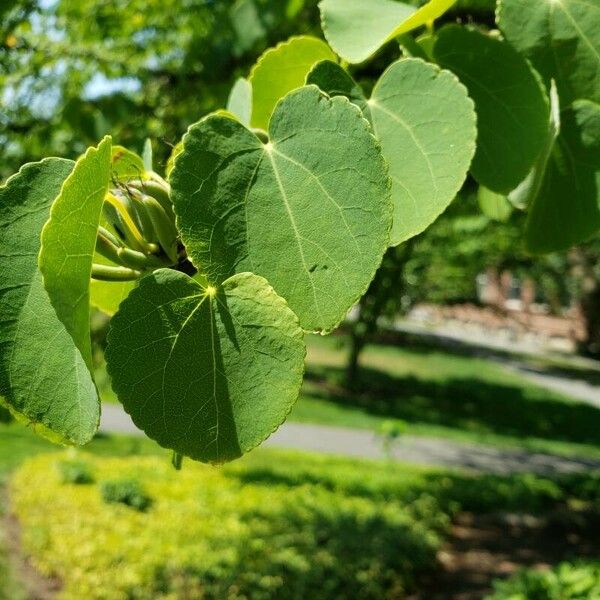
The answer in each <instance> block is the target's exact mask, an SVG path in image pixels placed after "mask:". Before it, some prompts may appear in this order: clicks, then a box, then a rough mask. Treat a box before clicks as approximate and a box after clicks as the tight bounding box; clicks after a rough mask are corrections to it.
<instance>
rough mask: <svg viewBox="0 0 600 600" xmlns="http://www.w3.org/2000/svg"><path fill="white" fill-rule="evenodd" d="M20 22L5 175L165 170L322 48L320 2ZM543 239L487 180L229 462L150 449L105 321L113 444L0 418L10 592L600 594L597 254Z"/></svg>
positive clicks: (401, 263)
mask: <svg viewBox="0 0 600 600" xmlns="http://www.w3.org/2000/svg"><path fill="white" fill-rule="evenodd" d="M413 3H414V4H419V2H418V1H415V2H413ZM494 7H495V2H494V1H490V0H459V2H457V4H456V5H455V6H454V7H453V9H452V10H451V11H450V12H449V13H447V14H446V15H445V16H444V18H443V20H445V21H456V20H459V21H461V22H470V21H473V20H475V21H477V22H478V23H483V24H486V23H487V24H489V26H490V27H491V26H493V23H494V16H493V11H494ZM0 23H1V25H0V156H1V158H2V160H1V161H0V179H2V180H4V179H5V178H6V177H8V176H10V175H11V174H13V173H14V172H16V171H17V170H18V169H19V167H20V165H22V164H23V163H25V162H28V161H34V160H39V159H41V158H42V157H45V156H53V155H56V156H64V157H68V158H75V157H77V156H78V155H79V154H81V153H82V152H83V151H84V150H85V148H86V147H87V146H89V145H92V144H96V143H97V142H98V140H99V139H101V137H102V136H103V135H105V134H107V133H110V134H111V135H112V136H113V139H114V140H115V142H116V143H119V144H122V145H124V146H126V147H128V148H130V149H132V150H135V151H137V152H141V150H142V146H143V144H144V140H145V139H146V138H149V139H151V140H152V143H153V149H154V155H155V159H156V161H157V164H158V165H159V170H160V171H162V168H164V165H165V163H166V160H167V157H168V156H169V154H170V152H171V149H172V148H173V146H174V145H175V144H176V143H177V142H178V141H179V140H180V138H181V136H182V135H183V133H184V132H185V130H186V128H187V127H188V126H189V125H190V124H192V123H194V122H195V121H197V120H198V119H199V118H201V117H202V116H203V115H205V114H207V113H208V112H211V111H213V110H216V109H218V108H221V107H223V106H224V105H225V104H226V101H227V97H228V94H229V90H230V89H231V86H232V83H233V82H234V81H235V79H236V78H237V77H239V76H246V75H247V73H248V71H249V69H250V68H251V66H252V65H253V64H254V62H255V61H256V59H257V58H258V56H259V55H260V54H261V53H262V52H263V51H264V50H265V49H266V48H268V47H270V46H273V45H275V44H276V43H278V42H280V41H283V40H285V39H287V38H288V37H290V36H291V35H298V34H312V35H316V36H318V37H322V34H321V29H320V23H319V14H318V8H317V2H316V0H236V1H233V0H204V1H201V0H160V1H158V0H143V1H142V0H31V1H17V0H2V2H0ZM396 55H399V51H398V49H397V47H387V48H385V49H384V50H383V52H382V53H381V54H380V55H379V57H377V58H376V59H375V60H373V61H371V62H369V63H368V64H367V65H366V66H362V67H360V68H355V69H354V70H353V74H354V75H355V76H356V77H357V79H358V80H359V81H360V82H361V83H362V84H363V85H364V86H365V88H367V90H368V89H370V87H371V86H372V85H373V82H374V81H375V80H376V78H377V77H378V76H379V75H380V74H381V72H382V70H383V69H384V67H385V66H386V65H387V64H388V63H389V60H390V59H393V58H394V56H396ZM523 228H524V215H523V214H522V213H520V212H519V211H513V210H512V209H511V208H510V207H509V206H508V205H507V204H505V203H501V202H490V201H486V200H485V199H482V198H478V197H477V193H476V186H475V185H473V184H472V183H471V182H469V181H468V182H467V183H466V184H465V187H464V189H463V190H462V191H461V193H460V194H459V196H458V197H457V198H456V199H455V201H454V202H453V203H452V205H451V206H450V208H449V209H448V210H447V211H446V212H445V213H444V214H443V215H442V216H441V217H440V218H439V219H438V220H437V221H436V222H435V223H434V225H433V226H431V227H430V228H429V229H428V230H427V231H425V232H424V233H423V234H421V235H419V236H417V237H416V238H414V239H413V240H411V241H409V242H407V243H405V244H403V245H402V246H400V247H398V248H394V249H390V250H389V251H388V253H387V254H386V256H385V258H384V261H383V264H382V266H381V268H380V270H379V272H378V274H377V276H376V278H375V280H374V281H373V283H372V285H371V287H370V289H369V290H368V292H367V294H366V295H365V297H364V298H363V299H362V300H361V301H360V303H359V304H358V305H357V306H356V307H355V308H354V309H353V310H352V311H351V313H350V314H349V315H348V319H347V322H346V323H345V324H344V326H343V327H342V328H341V330H340V332H338V333H337V334H335V335H333V336H329V337H327V338H322V337H317V336H309V339H308V347H309V353H308V360H307V376H306V382H305V385H304V388H303V392H302V396H301V398H300V400H299V401H298V404H297V406H296V408H295V409H294V411H293V412H292V414H291V416H290V419H289V421H290V423H289V424H288V425H286V426H284V427H283V428H282V430H281V431H280V432H279V433H278V434H277V435H276V436H275V437H274V438H272V440H271V441H270V442H269V443H268V444H267V448H264V449H259V450H257V451H254V452H252V453H251V454H250V455H249V456H247V457H245V458H244V459H241V460H240V461H237V462H236V463H234V464H233V465H230V466H228V467H226V468H223V469H215V468H209V467H203V466H200V465H194V464H192V463H191V462H186V463H184V468H183V471H181V472H177V471H175V470H174V469H173V468H172V467H171V466H170V463H169V457H168V456H167V455H166V454H165V452H164V451H163V450H162V449H160V448H158V447H156V446H155V445H154V444H153V443H151V442H149V441H147V440H145V438H142V437H138V436H137V435H136V432H135V431H134V429H133V428H132V425H131V424H130V423H129V422H128V421H127V420H126V419H125V418H124V415H123V413H122V411H120V409H119V407H118V404H117V401H116V398H115V397H114V395H113V394H112V392H111V390H110V386H109V383H108V381H107V377H106V374H105V373H104V371H103V356H102V351H103V347H104V342H105V335H106V329H107V319H106V318H105V317H104V316H103V315H101V314H100V313H95V314H94V315H93V323H94V342H95V348H96V361H97V365H98V383H99V386H100V388H101V391H102V392H103V398H104V400H105V402H106V404H105V408H104V415H105V421H104V422H103V433H102V434H101V435H99V436H98V439H97V440H95V441H94V442H93V443H92V444H91V445H90V447H89V448H86V449H85V451H84V452H74V451H67V452H62V451H60V449H56V448H54V447H52V446H51V445H50V444H46V443H45V442H43V441H41V440H40V439H38V438H36V437H34V436H33V434H32V433H31V432H30V431H29V430H27V429H26V428H24V427H23V426H21V425H18V424H15V423H9V422H8V421H9V417H8V415H7V414H5V413H0V421H5V422H6V423H5V424H0V599H2V600H14V599H17V600H18V599H27V598H55V597H60V598H103V599H104V598H108V599H112V598H115V599H122V598H132V599H143V600H145V599H151V598H165V599H167V598H169V599H180V598H181V599H196V598H198V599H199V598H260V599H262V598H405V597H406V598H422V599H430V598H434V599H435V598H457V599H459V598H461V599H470V598H473V599H475V598H486V597H487V598H495V599H501V598H507V599H508V598H535V599H537V598H540V599H544V598H549V599H550V598H552V599H553V598H561V599H562V598H565V599H568V598H600V563H599V560H600V362H599V359H600V240H595V241H591V242H589V243H587V244H585V245H582V246H579V247H576V248H573V249H571V250H570V251H568V252H565V253H562V254H553V255H547V256H543V257H531V256H529V255H527V254H526V253H525V251H524V249H523V243H522V236H523ZM0 410H2V409H0ZM55 450H57V451H58V452H57V453H51V454H47V453H48V452H51V451H55ZM38 454H39V455H40V456H38V457H36V456H37V455H38ZM32 457H33V458H32ZM519 594H520V595H519Z"/></svg>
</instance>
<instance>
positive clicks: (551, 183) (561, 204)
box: [525, 100, 600, 253]
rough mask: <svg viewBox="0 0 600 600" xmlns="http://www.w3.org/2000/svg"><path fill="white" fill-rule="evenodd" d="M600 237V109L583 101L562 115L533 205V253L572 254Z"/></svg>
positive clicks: (528, 237) (530, 231) (530, 245)
mask: <svg viewBox="0 0 600 600" xmlns="http://www.w3.org/2000/svg"><path fill="white" fill-rule="evenodd" d="M598 232H600V105H598V104H595V103H594V102H589V101H588V100H578V101H576V102H575V103H573V105H572V106H571V107H569V108H568V109H567V110H565V111H563V112H562V113H561V132H560V135H559V136H558V138H557V140H556V143H555V144H554V148H553V150H552V154H551V156H550V159H549V161H548V164H547V166H546V171H545V176H544V179H543V182H542V184H541V187H540V191H539V193H538V195H537V197H536V198H535V200H534V201H533V205H532V206H531V209H530V212H529V216H528V220H527V229H526V233H525V237H526V245H527V247H528V249H529V250H530V251H531V252H535V253H541V252H552V251H558V250H566V249H568V248H569V247H571V246H572V245H574V244H577V243H580V242H584V241H586V240H587V239H589V238H590V237H592V236H593V235H595V234H598Z"/></svg>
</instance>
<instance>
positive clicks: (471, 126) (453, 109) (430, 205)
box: [307, 59, 477, 245]
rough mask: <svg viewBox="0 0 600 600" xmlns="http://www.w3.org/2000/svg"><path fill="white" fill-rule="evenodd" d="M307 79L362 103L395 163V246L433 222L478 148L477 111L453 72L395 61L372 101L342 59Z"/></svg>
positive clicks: (319, 66)
mask: <svg viewBox="0 0 600 600" xmlns="http://www.w3.org/2000/svg"><path fill="white" fill-rule="evenodd" d="M307 81H308V82H312V83H316V84H317V85H319V87H320V88H321V89H322V90H323V91H324V92H325V93H327V94H328V95H330V96H339V95H341V96H345V97H346V98H348V99H349V100H350V101H351V102H353V103H354V104H356V105H357V106H359V107H361V108H363V112H364V113H365V117H367V118H369V119H370V120H371V122H372V124H373V128H374V129H375V134H376V136H377V139H378V140H379V141H380V142H381V146H382V151H383V156H384V158H385V159H386V160H387V162H388V164H389V166H390V176H391V178H392V199H393V201H394V224H393V227H392V234H391V236H390V244H391V245H397V244H399V243H401V242H403V241H405V240H407V239H409V238H411V237H413V236H414V235H416V234H418V233H420V232H421V231H423V230H424V229H425V228H426V227H428V226H429V225H430V224H431V223H432V222H433V221H434V220H435V219H436V218H437V217H438V216H439V215H440V214H441V213H442V212H443V211H444V210H445V209H446V208H447V207H448V205H449V204H450V202H451V201H452V199H453V198H454V197H455V195H456V193H457V192H458V190H459V189H460V188H461V186H462V183H463V182H464V180H465V177H466V175H467V172H468V170H469V165H470V163H471V159H472V158H473V153H474V152H475V137H476V135H477V130H476V127H475V111H474V109H473V102H472V101H471V99H470V98H469V97H468V96H467V90H466V88H465V87H464V86H463V85H462V84H461V83H460V82H459V81H458V79H457V78H456V77H455V76H454V75H453V74H452V73H450V72H449V71H441V70H440V69H439V68H438V67H436V66H434V65H430V64H426V63H425V62H423V61H422V60H418V59H404V60H400V61H397V62H395V63H393V64H392V65H391V66H390V67H389V68H388V70H387V71H385V73H384V74H383V75H382V76H381V79H380V80H379V81H378V82H377V84H376V85H375V88H374V89H373V96H372V97H371V99H370V100H367V99H366V98H365V96H364V93H363V91H362V89H361V88H360V86H359V85H358V84H357V83H356V82H355V81H354V80H353V79H352V77H351V76H350V75H349V74H348V73H347V72H346V71H345V70H344V69H343V68H342V67H340V66H339V65H337V64H335V63H330V62H323V63H319V64H317V65H316V66H315V67H314V69H313V70H312V71H311V72H310V73H309V75H308V78H307Z"/></svg>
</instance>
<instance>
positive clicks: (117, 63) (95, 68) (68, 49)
mask: <svg viewBox="0 0 600 600" xmlns="http://www.w3.org/2000/svg"><path fill="white" fill-rule="evenodd" d="M10 4H11V3H10V2H2V3H1V5H2V8H1V9H0V10H1V11H3V12H4V11H6V14H3V19H2V23H1V25H0V27H1V28H2V29H0V89H2V90H6V92H3V93H6V94H7V96H6V98H3V99H4V100H5V101H4V102H2V106H3V110H2V113H1V114H0V154H1V155H2V157H3V161H2V164H0V176H2V177H3V178H4V177H6V176H8V175H10V174H11V173H12V172H14V171H16V170H17V169H18V167H19V165H21V164H22V163H24V162H27V161H31V160H38V159H39V157H41V156H68V157H70V158H74V157H76V156H78V155H80V154H81V153H82V152H83V151H84V150H85V148H86V146H89V145H91V144H95V143H96V142H97V141H98V140H99V139H100V138H101V137H102V136H103V135H105V134H107V133H112V134H113V135H114V137H115V139H118V140H119V141H120V142H121V143H123V144H125V145H126V146H128V147H131V148H141V146H142V144H143V142H144V140H145V139H146V138H148V137H151V138H153V139H154V140H157V141H158V143H157V144H156V146H155V150H156V152H157V164H160V165H164V164H165V161H166V158H167V156H168V154H169V152H170V148H171V146H173V145H174V144H176V142H177V140H178V139H179V138H180V137H181V135H182V134H183V133H184V132H185V130H186V128H187V126H188V125H189V123H191V122H193V121H195V120H196V119H198V118H199V117H200V116H201V115H203V114H205V113H207V112H210V111H211V110H215V109H217V108H219V107H221V106H223V105H224V103H225V100H226V98H227V94H228V92H229V87H230V85H231V83H232V82H233V80H234V79H235V77H236V76H237V75H239V74H240V73H241V72H242V71H244V70H247V69H248V68H249V67H250V66H251V65H252V64H253V62H254V60H255V59H256V57H257V56H258V55H259V54H260V53H261V52H262V51H263V50H265V49H266V48H267V47H269V46H271V45H273V44H276V43H277V42H279V41H281V40H285V39H286V38H288V37H289V36H291V35H292V34H302V33H312V32H316V31H317V25H318V11H317V10H316V0H281V1H278V2H272V1H271V0H219V1H218V2H217V1H215V0H207V1H204V0H184V2H183V3H182V1H181V0H167V1H166V2H165V0H133V1H132V0H116V1H114V2H110V3H109V4H107V3H105V2H99V1H98V0H59V1H56V2H35V1H33V0H31V1H30V0H27V1H26V2H14V3H13V4H14V7H11V6H10Z"/></svg>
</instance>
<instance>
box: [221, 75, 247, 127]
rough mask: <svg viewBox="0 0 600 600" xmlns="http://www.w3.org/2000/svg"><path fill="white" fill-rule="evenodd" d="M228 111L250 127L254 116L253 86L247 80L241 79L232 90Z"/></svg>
mask: <svg viewBox="0 0 600 600" xmlns="http://www.w3.org/2000/svg"><path fill="white" fill-rule="evenodd" d="M227 110H228V111H229V112H230V113H231V114H232V115H234V116H235V117H237V118H238V120H239V122H240V123H242V124H243V125H245V126H246V127H250V118H251V116H252V85H251V84H250V82H249V81H248V80H247V79H244V78H243V77H240V78H239V79H238V80H237V81H236V82H235V84H234V86H233V87H232V88H231V92H230V94H229V100H228V101H227Z"/></svg>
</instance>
